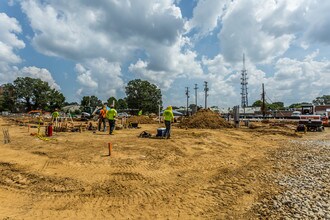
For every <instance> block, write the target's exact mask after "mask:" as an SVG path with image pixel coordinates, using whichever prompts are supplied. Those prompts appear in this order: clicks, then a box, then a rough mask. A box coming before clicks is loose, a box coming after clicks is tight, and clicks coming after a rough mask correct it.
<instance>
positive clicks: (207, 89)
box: [204, 81, 209, 109]
mask: <svg viewBox="0 0 330 220" xmlns="http://www.w3.org/2000/svg"><path fill="white" fill-rule="evenodd" d="M208 91H209V88H207V82H206V81H204V92H205V109H207V96H208V94H207V92H208Z"/></svg>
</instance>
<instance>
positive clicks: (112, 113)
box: [106, 105, 117, 134]
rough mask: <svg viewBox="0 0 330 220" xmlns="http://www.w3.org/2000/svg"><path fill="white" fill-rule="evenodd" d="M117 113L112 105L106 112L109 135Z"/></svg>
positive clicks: (111, 132) (113, 126)
mask: <svg viewBox="0 0 330 220" xmlns="http://www.w3.org/2000/svg"><path fill="white" fill-rule="evenodd" d="M116 116H117V111H116V109H115V108H114V105H111V106H110V110H108V111H107V114H106V118H107V119H108V120H109V126H110V131H109V134H113V130H114V129H115V124H116Z"/></svg>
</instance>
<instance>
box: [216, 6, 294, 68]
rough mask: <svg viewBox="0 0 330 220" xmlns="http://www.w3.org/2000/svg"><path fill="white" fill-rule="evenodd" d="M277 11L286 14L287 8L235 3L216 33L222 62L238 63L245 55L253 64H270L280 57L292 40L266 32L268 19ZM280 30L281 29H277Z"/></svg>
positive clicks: (287, 33)
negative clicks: (279, 9) (284, 11)
mask: <svg viewBox="0 0 330 220" xmlns="http://www.w3.org/2000/svg"><path fill="white" fill-rule="evenodd" d="M270 6H272V7H270ZM285 6H287V5H285ZM277 7H281V8H282V10H288V7H284V6H278V5H277V4H276V2H273V3H272V4H271V5H270V1H261V2H260V1H256V0H252V1H234V2H233V3H232V4H231V5H230V7H229V8H228V10H227V13H226V14H225V15H224V17H223V26H222V29H221V31H220V33H219V39H220V45H221V48H222V52H223V55H224V57H225V59H227V60H228V61H230V62H235V61H238V60H240V57H241V56H242V54H243V52H245V54H246V55H247V56H248V57H250V59H251V60H252V61H254V62H257V63H270V62H271V61H272V60H273V59H274V58H276V57H279V56H281V55H283V54H284V53H285V52H286V51H287V50H288V49H289V47H290V43H291V42H292V41H293V40H294V39H295V36H294V34H292V33H290V32H284V33H281V34H279V33H274V32H279V31H275V30H274V32H270V31H269V29H268V27H267V23H270V22H269V19H268V18H269V17H272V15H273V13H274V11H275V10H276V9H277ZM276 18H277V19H279V20H281V19H282V18H281V17H276ZM281 21H282V22H287V23H288V22H290V21H285V20H281ZM278 23H280V22H278ZM279 28H283V27H282V26H280V25H279ZM272 29H274V27H272Z"/></svg>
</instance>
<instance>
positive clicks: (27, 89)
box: [14, 77, 34, 111]
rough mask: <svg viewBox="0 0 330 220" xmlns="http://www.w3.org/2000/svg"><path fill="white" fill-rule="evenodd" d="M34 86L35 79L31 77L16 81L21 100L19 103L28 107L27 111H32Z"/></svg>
mask: <svg viewBox="0 0 330 220" xmlns="http://www.w3.org/2000/svg"><path fill="white" fill-rule="evenodd" d="M33 85H34V79H32V78H30V77H25V78H22V77H18V78H17V79H16V80H15V81H14V88H15V91H16V95H17V98H18V99H19V100H20V101H19V102H20V103H22V104H23V105H24V106H25V107H26V110H27V111H30V110H31V109H32V99H33V89H32V88H33Z"/></svg>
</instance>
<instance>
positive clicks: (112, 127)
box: [109, 119, 116, 134]
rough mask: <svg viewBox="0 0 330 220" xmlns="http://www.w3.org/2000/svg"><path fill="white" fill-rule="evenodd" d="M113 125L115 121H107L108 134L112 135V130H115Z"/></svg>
mask: <svg viewBox="0 0 330 220" xmlns="http://www.w3.org/2000/svg"><path fill="white" fill-rule="evenodd" d="M115 125H116V121H115V120H112V119H109V127H110V131H109V134H112V132H113V130H114V129H115Z"/></svg>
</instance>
